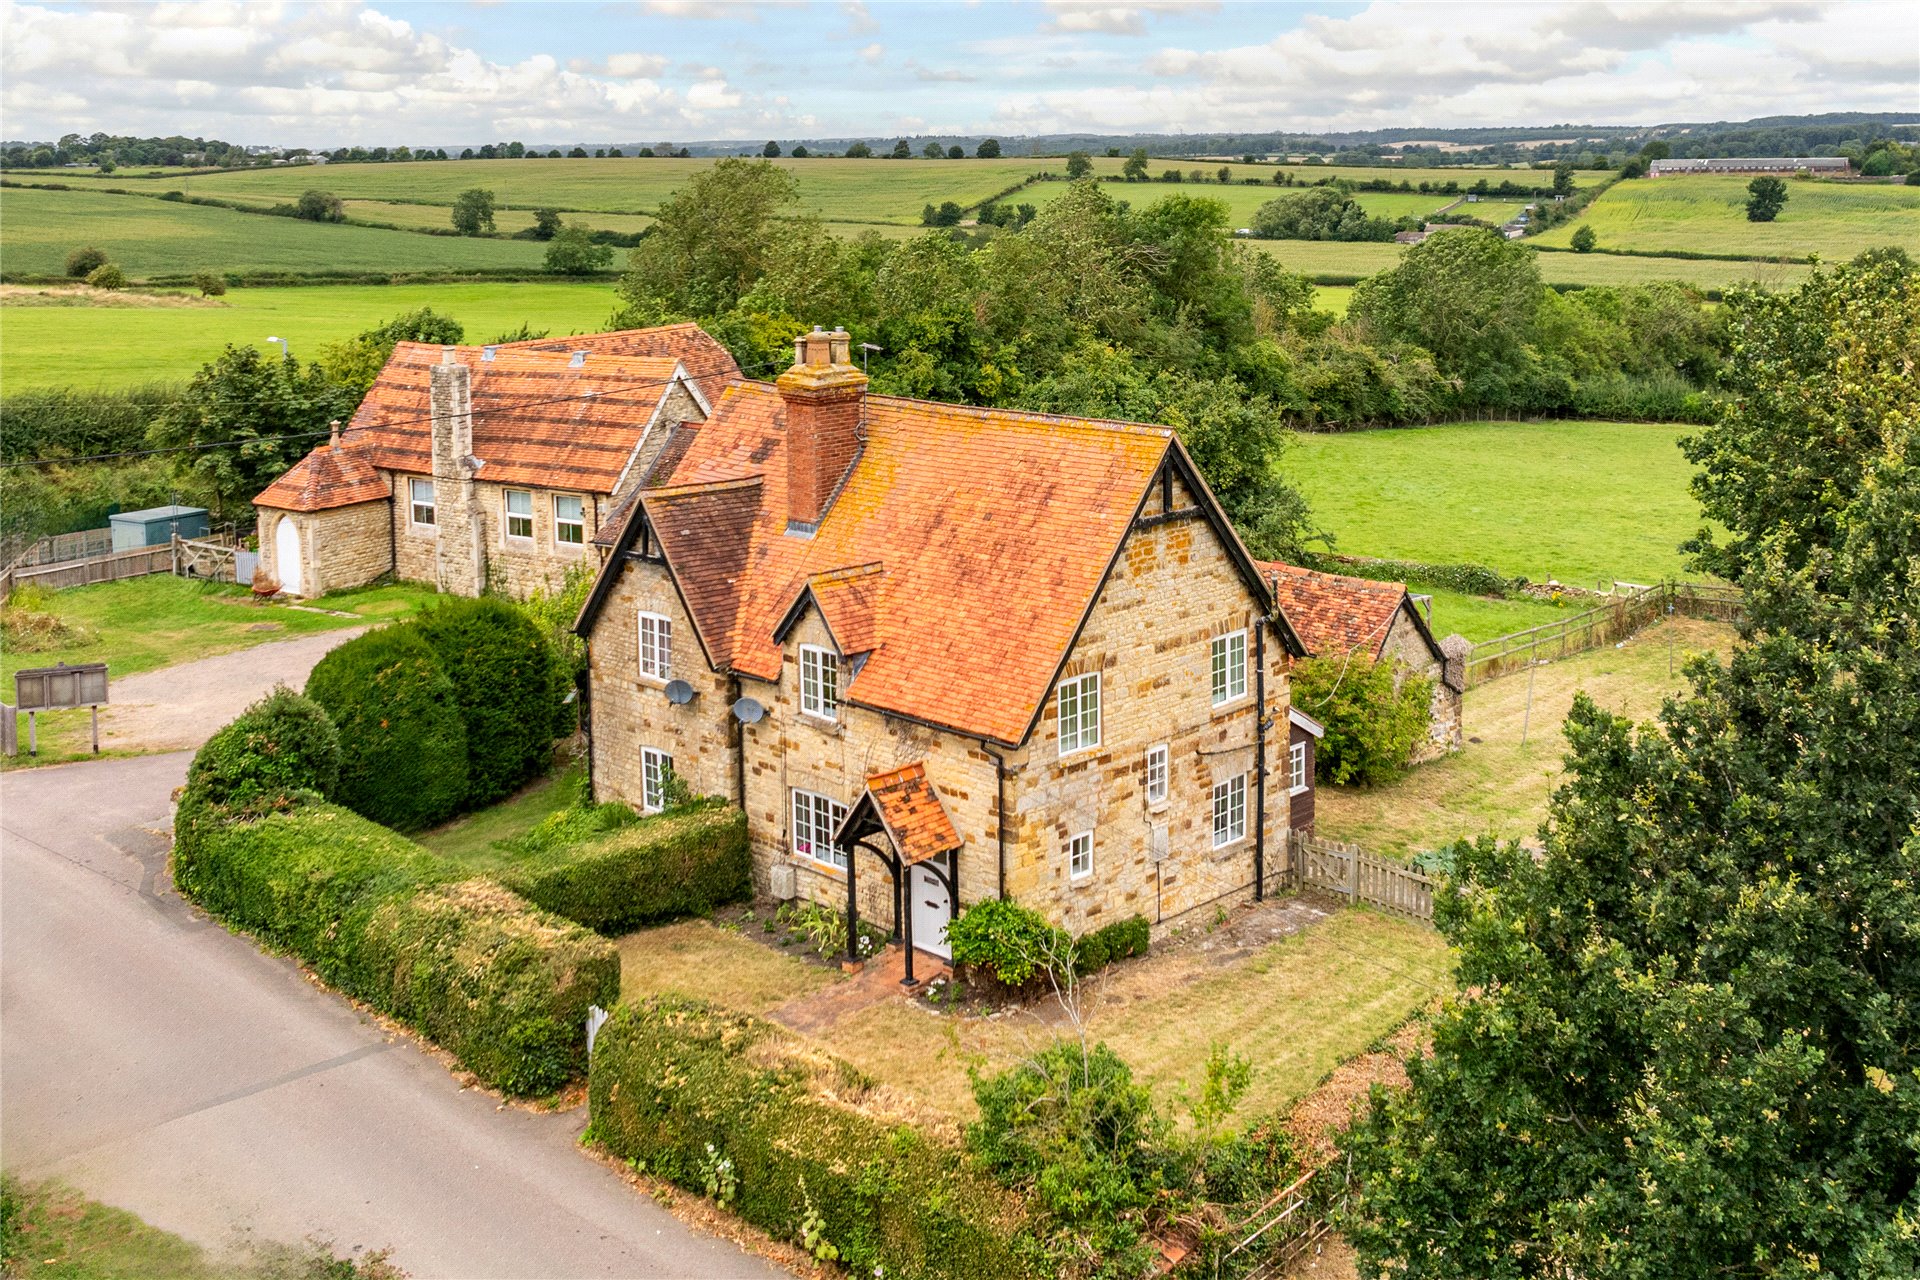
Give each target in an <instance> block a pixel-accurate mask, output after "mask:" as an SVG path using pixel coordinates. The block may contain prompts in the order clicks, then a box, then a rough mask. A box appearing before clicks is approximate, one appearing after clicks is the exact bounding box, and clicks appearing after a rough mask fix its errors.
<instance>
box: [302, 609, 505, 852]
mask: <svg viewBox="0 0 1920 1280" xmlns="http://www.w3.org/2000/svg"><path fill="white" fill-rule="evenodd" d="M307 696H308V697H309V698H312V699H313V700H314V701H315V702H317V703H319V704H320V706H322V707H323V708H325V709H326V712H327V714H328V715H329V716H330V717H332V719H333V723H334V726H335V728H337V729H338V730H339V731H340V783H339V786H338V788H337V789H336V790H335V791H334V792H333V793H332V796H331V798H332V799H334V800H336V801H337V802H339V803H340V804H343V805H345V806H346V807H347V808H349V809H352V810H353V811H354V812H355V813H357V814H359V815H360V816H362V817H364V818H371V819H373V820H374V821H375V822H378V823H380V824H382V825H383V826H389V827H392V828H394V829H395V830H397V831H412V830H416V829H418V828H420V827H429V826H432V825H433V824H434V823H436V822H441V821H443V820H445V819H447V818H449V817H451V816H453V815H454V814H455V813H457V812H458V811H459V809H460V806H461V803H462V802H463V801H464V800H465V799H466V798H467V793H468V790H469V786H468V777H467V729H466V722H465V721H464V720H463V719H462V717H461V714H460V705H459V702H458V700H457V699H456V697H455V694H454V687H453V682H452V681H451V680H449V679H448V678H447V674H446V672H445V671H444V670H443V669H442V668H441V666H440V659H439V657H438V656H437V655H436V654H435V653H434V651H433V649H432V648H431V647H430V646H429V645H428V644H427V642H426V641H425V640H424V639H422V638H421V637H420V635H419V633H418V632H416V631H414V630H413V629H412V628H410V627H404V626H401V627H386V628H382V629H381V630H378V631H371V632H368V633H367V634H366V635H363V636H361V637H359V638H358V639H356V640H350V641H348V642H347V643H346V644H343V645H341V646H340V647H339V648H337V649H335V650H333V651H332V652H331V653H329V654H327V656H326V657H324V658H322V659H320V661H319V663H318V664H316V665H315V667H314V668H313V673H312V674H311V675H309V676H308V677H307Z"/></svg>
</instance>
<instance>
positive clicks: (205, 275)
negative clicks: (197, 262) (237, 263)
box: [193, 271, 227, 298]
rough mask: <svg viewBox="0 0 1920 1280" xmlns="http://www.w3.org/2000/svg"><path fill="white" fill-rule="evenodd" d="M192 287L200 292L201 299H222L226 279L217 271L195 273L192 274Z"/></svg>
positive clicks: (225, 288)
mask: <svg viewBox="0 0 1920 1280" xmlns="http://www.w3.org/2000/svg"><path fill="white" fill-rule="evenodd" d="M193 287H194V288H196V289H198V290H199V291H200V296H201V297H203V298H219V297H224V296H225V295H226V292H227V278H226V277H225V276H223V275H221V274H220V273H219V272H218V271H196V272H194V273H193Z"/></svg>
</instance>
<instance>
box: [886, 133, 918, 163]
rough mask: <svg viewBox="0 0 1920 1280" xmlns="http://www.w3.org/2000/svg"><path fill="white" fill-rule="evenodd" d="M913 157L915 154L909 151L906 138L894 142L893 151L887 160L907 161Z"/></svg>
mask: <svg viewBox="0 0 1920 1280" xmlns="http://www.w3.org/2000/svg"><path fill="white" fill-rule="evenodd" d="M912 156H913V152H912V151H911V150H909V149H908V147H907V140H906V139H905V138H899V139H896V140H895V141H894V144H893V150H892V151H891V152H889V153H888V155H887V158H888V159H889V160H907V159H911V158H912Z"/></svg>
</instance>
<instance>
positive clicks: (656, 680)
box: [633, 672, 667, 689]
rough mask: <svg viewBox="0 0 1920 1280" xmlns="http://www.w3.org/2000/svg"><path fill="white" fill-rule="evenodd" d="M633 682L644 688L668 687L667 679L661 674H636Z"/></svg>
mask: <svg viewBox="0 0 1920 1280" xmlns="http://www.w3.org/2000/svg"><path fill="white" fill-rule="evenodd" d="M633 682H634V684H635V685H637V686H638V687H640V688H642V689H665V688H666V687H667V681H666V680H663V679H661V678H660V677H659V676H650V675H647V674H645V673H644V672H643V673H642V674H640V675H637V676H635V677H634V678H633Z"/></svg>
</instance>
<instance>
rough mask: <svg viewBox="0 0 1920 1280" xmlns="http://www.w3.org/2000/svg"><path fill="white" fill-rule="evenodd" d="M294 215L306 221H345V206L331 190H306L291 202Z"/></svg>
mask: <svg viewBox="0 0 1920 1280" xmlns="http://www.w3.org/2000/svg"><path fill="white" fill-rule="evenodd" d="M293 212H294V216H295V217H298V218H305V219H306V220H307V221H308V222H345V221H346V220H347V207H346V205H344V204H342V203H341V201H340V197H339V196H336V195H334V194H333V193H332V192H331V191H318V190H307V191H303V192H301V194H300V198H299V199H298V200H296V201H294V203H293Z"/></svg>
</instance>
